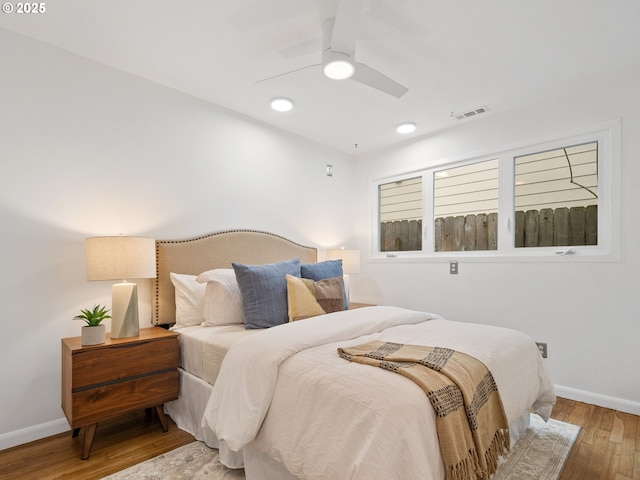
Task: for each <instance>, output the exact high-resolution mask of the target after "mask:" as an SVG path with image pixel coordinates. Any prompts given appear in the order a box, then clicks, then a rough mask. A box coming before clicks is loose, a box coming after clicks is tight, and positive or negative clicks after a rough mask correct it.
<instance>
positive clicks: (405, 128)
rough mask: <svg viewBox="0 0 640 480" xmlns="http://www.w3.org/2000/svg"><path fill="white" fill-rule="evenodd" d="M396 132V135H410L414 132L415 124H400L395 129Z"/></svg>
mask: <svg viewBox="0 0 640 480" xmlns="http://www.w3.org/2000/svg"><path fill="white" fill-rule="evenodd" d="M396 131H397V132H398V133H411V132H415V131H416V124H415V123H411V122H408V123H401V124H400V125H398V128H396Z"/></svg>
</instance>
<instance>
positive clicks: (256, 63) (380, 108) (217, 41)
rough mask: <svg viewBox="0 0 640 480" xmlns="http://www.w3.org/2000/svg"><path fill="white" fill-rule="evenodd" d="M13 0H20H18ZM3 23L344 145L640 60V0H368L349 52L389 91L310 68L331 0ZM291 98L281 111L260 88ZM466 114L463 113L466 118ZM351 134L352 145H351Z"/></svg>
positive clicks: (392, 135)
mask: <svg viewBox="0 0 640 480" xmlns="http://www.w3.org/2000/svg"><path fill="white" fill-rule="evenodd" d="M13 3H16V2H13ZM45 4H46V12H45V13H43V14H37V15H36V14H30V15H18V14H2V15H0V27H3V28H6V29H8V30H12V31H15V32H18V33H21V34H24V35H27V36H30V37H33V38H36V39H38V40H41V41H43V42H46V43H49V44H52V45H55V46H58V47H60V48H63V49H66V50H69V51H71V52H74V53H77V54H78V55H82V56H84V57H87V58H90V59H93V60H96V61H98V62H101V63H104V64H107V65H110V66H113V67H115V68H118V69H120V70H123V71H126V72H130V73H132V74H135V75H138V76H140V77H143V78H146V79H149V80H152V81H154V82H157V83H160V84H163V85H166V86H169V87H172V88H174V89H176V90H180V91H183V92H186V93H189V94H191V95H194V96H196V97H200V98H202V99H205V100H208V101H210V102H212V103H215V104H217V105H221V106H223V107H226V108H228V109H231V110H233V111H236V112H239V113H241V114H244V115H247V116H249V117H252V118H255V119H258V120H261V121H263V122H266V123H269V124H271V125H274V126H277V127H280V128H282V129H284V130H287V131H290V132H293V133H296V134H299V135H302V136H304V137H306V138H309V139H312V140H315V141H318V142H321V143H323V144H326V145H330V146H333V147H335V148H337V149H340V150H342V151H345V152H349V153H363V152H368V151H371V150H374V149H378V148H382V147H385V146H388V145H391V144H394V143H398V142H401V141H405V140H407V136H400V135H399V134H397V133H396V132H395V127H396V125H397V124H399V123H401V122H406V121H411V122H415V123H417V125H418V129H417V130H416V132H415V133H413V134H410V135H409V138H414V137H418V136H423V135H425V134H428V133H430V132H434V131H436V130H440V129H443V128H447V127H450V126H453V125H457V124H459V121H458V120H455V119H453V118H451V113H452V112H453V113H458V112H460V111H465V110H469V109H472V108H475V107H478V106H481V105H486V106H487V107H489V109H490V110H491V111H490V112H489V113H488V114H485V115H492V114H495V113H497V112H501V111H506V110H510V109H513V108H517V107H519V106H522V105H526V104H528V103H531V102H536V101H539V100H542V99H546V98H552V97H553V96H556V95H562V94H565V93H568V92H571V91H575V90H576V89H587V88H591V87H594V86H597V85H599V84H602V83H604V82H610V81H611V80H613V79H616V78H620V77H628V76H629V75H637V74H638V72H640V68H639V66H640V1H638V0H608V1H607V0H535V1H531V0H484V1H478V0H454V1H435V0H430V1H426V0H364V2H363V8H362V16H361V21H360V25H359V35H358V42H357V47H356V48H357V54H356V57H357V60H358V61H359V62H363V63H367V64H369V65H370V66H372V67H373V68H375V69H377V70H379V71H381V72H383V73H385V74H386V75H388V76H390V77H392V78H393V79H395V80H396V81H398V82H400V83H401V84H403V85H405V86H406V87H408V88H409V92H408V93H407V94H406V95H404V96H403V97H402V98H400V99H397V98H394V97H392V96H389V95H386V94H383V93H381V92H379V91H377V90H374V89H372V88H370V87H368V86H366V85H362V84H359V83H356V82H354V81H352V80H346V81H334V80H329V79H327V78H324V77H323V76H322V74H321V73H320V71H319V70H317V69H305V70H301V71H299V72H297V73H295V74H292V75H287V76H283V77H278V78H276V79H273V80H270V81H266V82H261V83H256V81H257V80H260V79H263V78H266V77H270V76H273V75H278V74H280V73H282V72H286V71H290V70H295V69H298V68H301V67H304V66H306V65H310V64H317V63H319V62H320V50H321V46H320V29H321V27H320V26H321V23H322V21H323V20H324V19H326V18H329V17H332V16H333V15H334V14H335V10H336V8H337V0H171V1H169V0H52V1H48V2H45ZM275 96H286V97H289V98H291V99H292V100H293V101H294V102H295V108H294V110H293V111H291V112H288V113H276V112H274V111H272V110H271V109H270V108H269V100H270V99H271V98H272V97H275ZM463 121H466V122H468V121H472V120H463ZM356 144H357V145H358V147H357V149H356V147H355V145H356Z"/></svg>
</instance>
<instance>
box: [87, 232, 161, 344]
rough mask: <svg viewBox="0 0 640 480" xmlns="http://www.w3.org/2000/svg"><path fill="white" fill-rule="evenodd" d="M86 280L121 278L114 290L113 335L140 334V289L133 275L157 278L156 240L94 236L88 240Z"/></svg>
mask: <svg viewBox="0 0 640 480" xmlns="http://www.w3.org/2000/svg"><path fill="white" fill-rule="evenodd" d="M85 248H86V255H87V280H89V281H93V280H122V283H115V284H114V285H113V287H112V289H111V299H112V300H111V301H112V305H111V338H128V337H135V336H137V335H138V334H139V329H140V325H139V321H138V288H137V285H136V284H135V283H131V282H129V281H127V279H132V278H155V276H156V255H155V252H156V242H155V240H154V239H152V238H143V237H125V236H118V237H91V238H87V239H86V241H85Z"/></svg>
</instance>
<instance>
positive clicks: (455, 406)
mask: <svg viewBox="0 0 640 480" xmlns="http://www.w3.org/2000/svg"><path fill="white" fill-rule="evenodd" d="M338 354H339V355H340V356H341V357H342V358H345V359H346V360H350V361H352V362H357V363H363V364H366V365H373V366H377V367H380V368H383V369H385V370H390V371H392V372H396V373H399V374H401V375H404V376H406V377H408V378H410V379H411V380H413V381H414V382H415V383H417V384H418V385H419V386H420V387H421V388H422V390H424V392H425V393H426V394H427V397H428V398H429V400H430V401H431V405H432V406H433V408H434V410H435V412H436V426H437V429H438V439H439V442H440V450H441V451H442V458H443V460H444V464H445V470H446V478H447V480H480V479H482V480H488V479H489V478H490V477H491V475H493V474H494V473H495V471H496V469H497V468H498V457H499V456H501V455H502V454H504V453H505V452H508V451H509V425H508V423H507V418H506V415H505V413H504V408H503V406H502V400H501V399H500V394H499V393H498V388H497V386H496V383H495V381H494V379H493V376H492V375H491V372H489V370H488V369H487V367H486V366H485V365H484V364H483V363H482V362H480V361H479V360H477V359H475V358H473V357H471V356H469V355H466V354H464V353H461V352H457V351H455V350H451V349H448V348H440V347H425V346H418V345H404V344H401V343H390V342H387V343H385V342H380V341H373V342H369V343H365V344H362V345H356V346H354V347H349V348H339V349H338Z"/></svg>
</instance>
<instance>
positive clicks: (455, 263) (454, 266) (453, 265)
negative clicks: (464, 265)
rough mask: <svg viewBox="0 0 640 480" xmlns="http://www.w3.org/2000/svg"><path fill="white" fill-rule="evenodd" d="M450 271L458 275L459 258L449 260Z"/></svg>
mask: <svg viewBox="0 0 640 480" xmlns="http://www.w3.org/2000/svg"><path fill="white" fill-rule="evenodd" d="M449 273H450V274H451V275H457V274H458V261H457V260H451V261H449Z"/></svg>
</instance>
